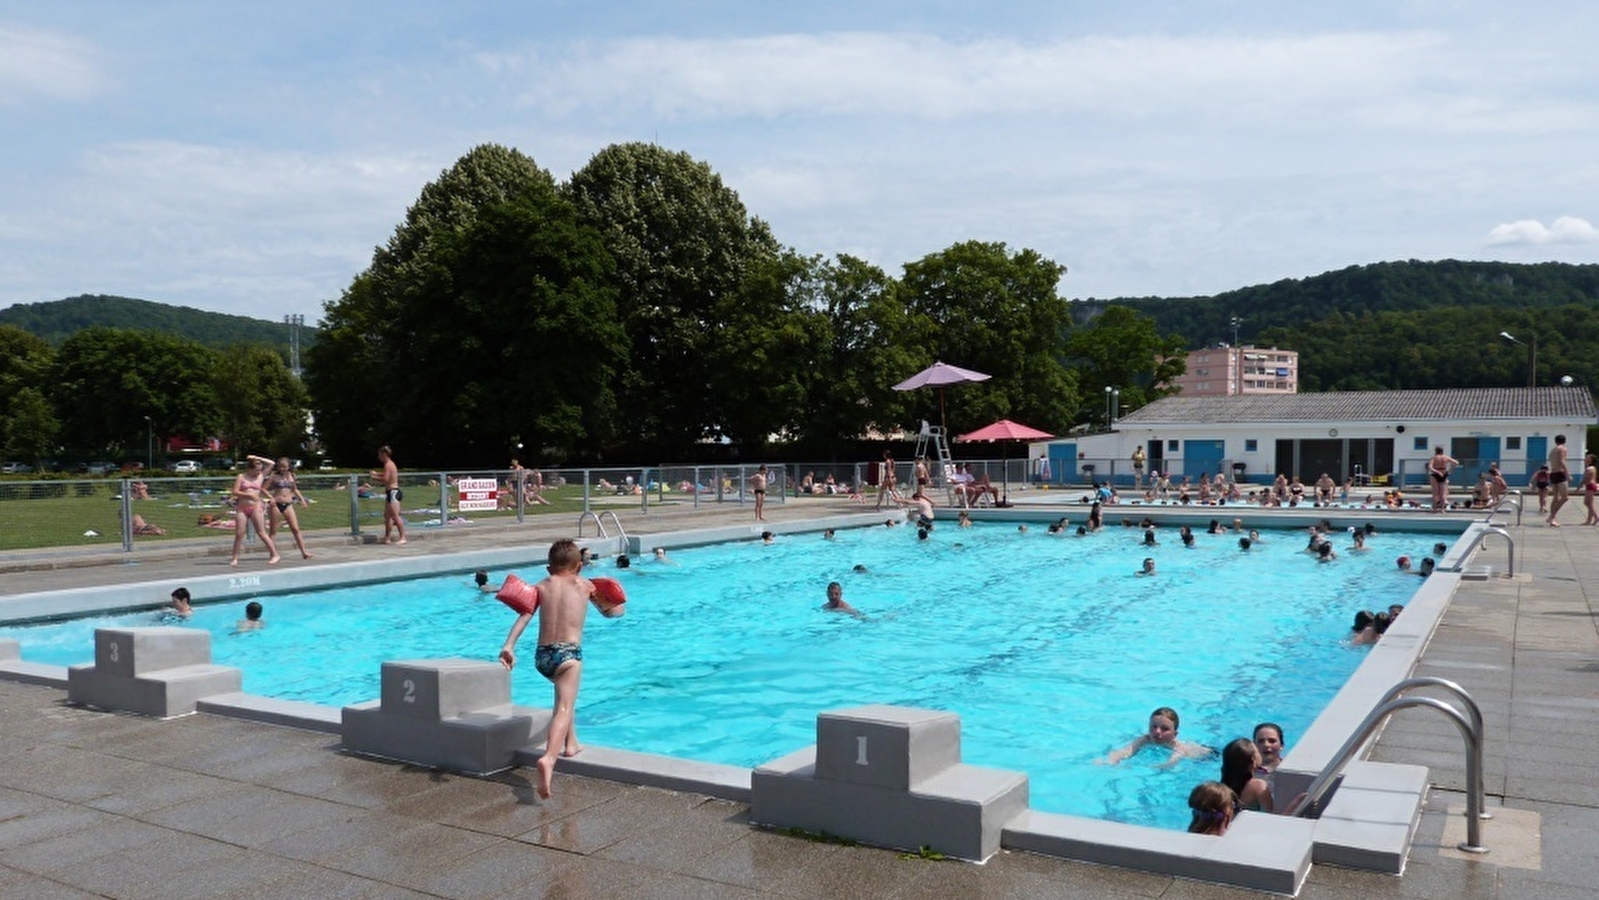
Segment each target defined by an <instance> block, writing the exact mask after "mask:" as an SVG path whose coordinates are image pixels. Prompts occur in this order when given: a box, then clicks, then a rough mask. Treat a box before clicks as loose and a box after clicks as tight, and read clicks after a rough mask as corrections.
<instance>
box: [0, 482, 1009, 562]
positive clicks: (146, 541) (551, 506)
mask: <svg viewBox="0 0 1599 900" xmlns="http://www.w3.org/2000/svg"><path fill="white" fill-rule="evenodd" d="M961 462H962V465H965V466H967V467H969V469H970V471H971V473H972V474H973V475H974V476H976V477H979V478H981V477H982V476H985V475H986V476H988V478H990V479H991V480H992V481H993V483H994V485H995V487H996V488H999V489H1001V490H1010V491H1016V490H1020V489H1024V488H1026V487H1029V486H1034V487H1036V486H1040V485H1039V483H1038V481H1037V479H1036V478H1031V477H1029V474H1028V460H1026V459H1012V460H962V461H961ZM880 467H881V464H880V463H876V462H836V461H835V462H816V463H810V462H788V463H768V464H767V487H766V491H767V493H766V500H767V503H768V504H776V505H782V504H787V503H793V502H799V501H801V500H802V499H803V500H805V501H806V502H809V501H810V500H812V499H815V498H825V497H829V496H831V497H835V498H837V497H841V496H842V497H848V496H850V495H860V496H862V497H863V498H865V499H868V500H870V499H873V498H874V494H875V491H876V488H877V485H878V483H879V478H880V475H881V473H880V472H879V469H880ZM932 468H934V469H936V468H937V467H936V466H933V467H932ZM758 469H759V464H740V465H692V464H672V465H660V466H635V467H622V466H615V467H604V468H582V469H544V470H536V469H523V470H517V471H512V470H507V469H475V470H458V471H437V472H423V471H402V472H401V474H400V488H401V490H402V491H403V493H404V499H403V500H402V503H401V507H402V510H403V516H404V518H405V521H406V527H407V528H437V527H442V528H449V527H454V526H457V525H467V524H471V523H477V522H489V523H499V524H507V525H511V524H519V523H523V522H526V521H528V520H529V519H530V518H533V519H535V520H538V519H542V518H543V517H544V516H546V515H561V514H565V515H570V516H571V517H572V520H573V521H574V522H575V521H576V520H577V519H578V518H579V517H580V516H582V515H585V514H587V513H601V512H604V511H606V510H612V511H617V512H622V513H630V514H636V513H642V514H646V515H647V514H650V513H652V512H658V511H664V510H670V511H673V512H687V513H692V512H694V511H697V510H714V509H723V510H725V509H727V508H728V506H729V505H730V504H731V505H748V506H753V504H754V500H755V497H754V492H753V487H752V485H753V479H754V476H755V475H756V473H757V471H758ZM914 472H915V466H914V463H913V462H900V463H897V464H896V465H895V475H896V480H897V482H898V483H899V484H900V485H901V486H905V487H906V491H905V493H906V494H907V495H908V493H909V491H910V486H912V485H914V483H915V475H914ZM945 474H946V473H943V472H937V471H934V472H932V476H933V481H932V485H931V487H932V488H933V489H934V490H935V491H939V492H947V490H948V482H947V480H946V478H945ZM807 476H808V477H809V479H810V481H809V482H807V481H806V478H807ZM296 478H297V481H298V484H299V489H300V493H301V494H302V495H303V496H304V498H305V501H306V502H305V503H304V504H303V505H296V506H294V507H292V509H293V512H294V515H295V517H296V520H297V522H298V524H299V525H300V527H301V529H302V530H303V531H304V532H306V533H308V534H311V533H315V534H320V535H324V536H325V535H327V534H329V533H338V534H345V535H350V536H354V537H360V536H361V535H363V534H368V533H372V532H380V531H381V529H382V527H383V502H384V497H383V487H382V485H381V484H380V483H376V482H374V480H373V479H372V478H370V477H369V476H366V475H360V474H347V473H331V472H300V473H296ZM829 478H831V490H830V489H829V482H828V479H829ZM233 482H234V476H226V475H213V474H197V475H180V476H163V477H149V478H136V477H130V476H127V475H124V476H122V477H107V478H94V477H89V478H79V479H61V480H40V479H26V478H12V479H0V551H14V550H29V549H45V548H51V549H56V548H92V547H99V548H111V549H118V548H120V549H121V550H123V551H125V552H135V551H137V550H138V549H139V548H141V547H150V546H156V545H160V544H163V543H169V542H172V541H174V540H179V539H191V540H192V539H197V538H206V537H212V538H224V537H231V535H232V534H233V532H234V529H235V521H234V520H235V516H234V509H233V505H232V502H231V500H230V493H231V489H232V486H233ZM806 485H808V486H809V488H810V489H809V490H802V486H806ZM946 498H947V494H940V495H936V496H935V497H934V499H935V502H940V503H943V502H946ZM267 513H268V514H269V517H271V518H273V519H277V520H278V526H277V528H276V531H277V534H278V540H279V541H280V543H281V542H282V541H284V540H286V539H287V535H286V534H285V531H286V528H285V526H284V523H283V520H282V517H281V514H277V513H276V511H275V510H274V509H273V508H272V505H271V504H268V506H267ZM545 521H547V520H545ZM280 549H281V546H280Z"/></svg>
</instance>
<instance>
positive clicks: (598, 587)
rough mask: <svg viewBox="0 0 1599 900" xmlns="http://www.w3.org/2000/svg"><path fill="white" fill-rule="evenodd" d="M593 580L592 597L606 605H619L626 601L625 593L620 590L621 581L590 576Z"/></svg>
mask: <svg viewBox="0 0 1599 900" xmlns="http://www.w3.org/2000/svg"><path fill="white" fill-rule="evenodd" d="M589 581H592V582H594V597H595V598H596V599H598V600H599V601H600V602H601V603H604V604H605V605H607V606H621V605H622V604H624V603H626V602H627V594H626V593H625V592H624V591H623V590H622V583H621V582H620V581H617V580H616V579H615V578H606V577H605V576H603V575H602V576H600V577H599V578H590V579H589Z"/></svg>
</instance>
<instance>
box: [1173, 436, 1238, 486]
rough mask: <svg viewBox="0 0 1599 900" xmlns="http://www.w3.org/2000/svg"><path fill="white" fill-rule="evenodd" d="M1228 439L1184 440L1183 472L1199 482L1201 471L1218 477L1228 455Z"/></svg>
mask: <svg viewBox="0 0 1599 900" xmlns="http://www.w3.org/2000/svg"><path fill="white" fill-rule="evenodd" d="M1226 449H1227V442H1226V441H1195V440H1187V441H1183V474H1184V475H1187V476H1188V477H1190V478H1192V479H1194V481H1195V482H1198V480H1199V476H1200V474H1201V473H1209V475H1210V477H1212V478H1214V477H1216V470H1217V469H1220V468H1221V461H1222V459H1223V458H1225V456H1226V452H1225V451H1226Z"/></svg>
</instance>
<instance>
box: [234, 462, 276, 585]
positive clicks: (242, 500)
mask: <svg viewBox="0 0 1599 900" xmlns="http://www.w3.org/2000/svg"><path fill="white" fill-rule="evenodd" d="M248 459H249V462H248V463H247V465H246V468H245V470H244V471H243V472H240V473H239V477H238V478H235V479H233V491H232V499H233V559H232V560H230V561H229V562H228V565H230V566H237V565H238V564H239V549H240V548H241V547H243V546H244V534H245V530H246V526H247V524H248V525H250V526H254V527H255V536H256V537H258V538H260V539H261V543H263V544H266V548H267V553H269V554H271V556H269V557H267V565H269V566H275V565H277V563H278V560H279V559H280V557H279V556H278V548H277V545H275V544H273V543H272V535H270V534H268V533H267V529H266V521H265V515H264V506H263V505H264V504H265V503H266V499H265V498H264V497H263V496H262V492H263V490H264V486H263V485H262V482H263V481H264V480H265V479H266V471H267V469H269V468H271V467H272V460H270V459H267V458H266V457H263V456H251V457H249V458H248Z"/></svg>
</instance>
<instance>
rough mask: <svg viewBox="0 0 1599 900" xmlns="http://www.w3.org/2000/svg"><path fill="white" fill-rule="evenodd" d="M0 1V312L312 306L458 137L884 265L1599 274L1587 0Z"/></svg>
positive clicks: (1266, 276) (1597, 39)
mask: <svg viewBox="0 0 1599 900" xmlns="http://www.w3.org/2000/svg"><path fill="white" fill-rule="evenodd" d="M986 6H988V4H977V3H971V2H968V0H962V2H954V0H919V2H888V3H871V2H861V0H855V2H835V0H811V2H808V3H803V4H776V3H771V4H769V3H752V2H738V0H728V2H717V0H701V2H671V0H660V2H613V3H604V2H593V0H584V2H555V0H523V2H516V3H512V2H478V0H454V2H451V3H439V2H436V0H427V2H424V0H388V2H382V3H376V2H361V0H352V2H339V3H327V2H324V0H317V2H302V0H276V2H273V3H269V4H268V3H255V4H246V3H242V2H237V0H234V2H228V0H222V2H218V0H174V2H161V0H141V2H138V3H128V2H125V0H114V2H112V0H66V2H56V3H39V2H33V0H0V307H5V306H9V305H11V304H12V303H18V302H39V301H47V300H57V299H61V298H63V297H69V296H74V295H77V294H85V293H89V294H115V295H120V296H128V297H138V298H142V299H147V300H156V301H160V302H164V303H172V304H176V305H181V306H191V307H195V308H199V309H206V310H214V311H218V312H227V313H235V314H240V315H249V316H255V317H258V318H263V319H269V320H273V321H279V320H281V319H282V317H283V316H285V315H290V314H299V315H303V316H305V317H306V321H307V322H316V321H318V320H320V319H321V317H322V313H323V309H324V305H325V304H326V303H328V302H330V301H335V300H337V298H338V297H339V294H340V292H341V291H342V290H343V289H344V288H345V287H347V286H348V285H349V284H350V282H351V280H352V279H353V278H354V277H355V276H356V275H357V274H358V273H359V272H361V271H362V270H363V269H364V268H365V267H366V266H367V265H368V264H369V263H370V261H371V256H372V251H373V248H374V247H376V246H378V245H380V244H382V243H383V242H385V241H386V240H387V239H388V238H389V236H390V235H391V234H392V233H393V231H394V229H395V227H396V226H397V225H398V224H399V223H400V222H401V220H402V219H403V217H404V214H405V210H406V208H407V206H409V205H410V204H411V203H412V202H413V201H414V200H415V199H416V197H417V196H418V194H419V193H420V191H421V189H422V187H423V186H424V185H425V184H427V183H428V182H429V181H432V180H433V179H435V178H437V177H438V175H439V174H440V173H441V172H442V171H444V170H445V169H447V168H449V167H450V166H451V165H452V164H454V162H455V161H456V160H458V159H459V158H460V157H462V156H463V155H465V154H466V153H467V152H468V151H469V150H471V148H473V147H474V146H477V145H479V144H483V143H499V144H505V145H508V146H512V147H515V148H517V149H519V150H521V151H522V152H523V153H525V154H527V155H528V156H530V157H532V158H533V159H534V160H535V161H536V162H537V163H538V164H539V165H540V166H542V167H544V168H545V169H547V170H548V171H550V172H551V173H552V174H553V175H554V176H555V177H556V178H557V179H559V180H565V179H566V178H568V177H569V176H570V175H571V173H572V172H573V171H575V170H577V169H580V168H582V167H583V165H584V164H585V163H587V162H588V160H589V159H590V158H592V157H593V156H594V154H596V153H598V152H599V151H600V150H602V149H603V148H604V147H606V146H608V145H610V144H613V143H621V142H628V141H649V142H654V143H657V144H659V145H661V146H663V147H665V148H667V149H670V150H674V151H677V150H681V151H685V152H687V153H689V154H690V155H692V156H693V157H695V158H696V159H698V160H700V161H703V162H705V163H707V164H709V165H710V167H711V168H712V169H713V170H715V171H716V172H717V173H718V174H720V175H721V177H722V179H723V181H724V183H725V184H727V185H728V186H729V187H731V188H732V189H733V190H735V191H737V192H738V194H739V196H740V198H741V199H742V200H743V202H744V204H745V206H746V207H747V208H748V209H749V211H750V212H751V213H752V214H753V215H756V216H759V217H760V218H762V219H764V220H765V221H767V222H768V223H769V224H770V225H771V227H772V230H773V233H774V234H775V235H776V237H777V239H778V240H779V241H780V242H782V243H783V244H785V245H787V246H791V247H794V248H795V249H797V250H799V251H800V252H803V253H806V254H821V255H823V256H829V257H831V256H833V255H836V254H841V253H848V254H852V255H855V256H858V257H862V258H864V259H866V260H869V261H871V262H873V263H875V264H877V265H879V266H881V267H882V268H883V269H885V270H886V271H887V272H889V274H891V275H898V274H900V272H901V269H902V266H903V265H904V264H905V263H907V262H911V261H914V260H917V259H920V258H922V257H924V256H926V255H928V254H931V253H936V252H938V251H940V250H943V249H945V248H947V247H949V246H951V245H953V244H955V243H957V242H961V241H966V240H974V239H975V240H982V241H1001V242H1004V243H1005V244H1006V245H1007V246H1009V247H1010V248H1011V249H1013V250H1019V249H1022V248H1028V249H1032V250H1036V251H1038V252H1039V253H1041V254H1043V255H1044V256H1046V257H1048V258H1050V259H1053V260H1054V261H1056V262H1058V263H1060V264H1061V265H1063V266H1066V267H1067V270H1068V272H1067V274H1066V276H1065V277H1064V278H1063V279H1062V281H1061V285H1060V293H1061V294H1062V296H1065V297H1069V298H1074V299H1080V298H1088V297H1099V298H1105V297H1129V296H1152V295H1158V296H1187V295H1200V294H1213V293H1218V292H1221V291H1226V290H1231V289H1234V288H1239V287H1244V286H1247V285H1252V284H1260V283H1266V282H1272V281H1277V280H1279V279H1283V278H1302V277H1307V276H1311V275H1316V274H1319V273H1321V272H1324V271H1328V270H1333V269H1340V268H1344V267H1346V266H1351V265H1360V264H1364V263H1371V262H1379V261H1384V260H1403V259H1422V260H1432V259H1479V260H1504V261H1511V262H1540V261H1549V260H1554V261H1563V262H1574V263H1595V262H1599V227H1596V225H1595V223H1599V153H1596V152H1595V148H1596V147H1599V71H1596V68H1599V66H1596V64H1595V62H1594V53H1593V47H1594V46H1596V45H1599V5H1596V4H1570V3H1567V4H1562V5H1558V6H1557V5H1555V4H1552V3H1545V2H1542V0H1533V2H1527V3H1521V4H1505V3H1502V2H1501V3H1488V2H1474V0H1473V2H1447V0H1387V2H1368V0H1342V2H1339V3H1334V4H1328V3H1302V2H1293V0H1260V2H1255V0H1235V2H1227V0H1189V2H1159V0H1151V2H1143V3H1103V2H1079V0H1012V2H1009V3H1005V4H998V5H996V6H997V7H1002V8H992V9H989V8H980V7H986Z"/></svg>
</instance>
